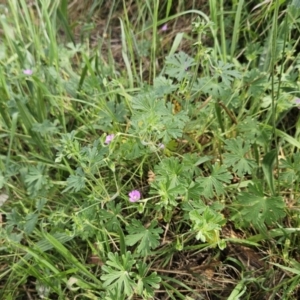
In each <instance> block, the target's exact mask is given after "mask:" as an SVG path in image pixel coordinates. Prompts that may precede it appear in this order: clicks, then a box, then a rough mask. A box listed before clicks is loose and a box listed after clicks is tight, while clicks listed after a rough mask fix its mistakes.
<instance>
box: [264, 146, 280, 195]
mask: <svg viewBox="0 0 300 300" xmlns="http://www.w3.org/2000/svg"><path fill="white" fill-rule="evenodd" d="M276 156H277V150H275V149H274V150H272V151H270V152H269V153H267V154H266V155H265V156H264V158H263V161H262V169H263V172H264V175H265V178H266V180H267V183H268V185H269V189H270V191H271V192H272V195H275V194H276V193H275V188H274V176H273V168H274V163H275V160H276Z"/></svg>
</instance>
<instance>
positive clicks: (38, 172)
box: [25, 163, 50, 195]
mask: <svg viewBox="0 0 300 300" xmlns="http://www.w3.org/2000/svg"><path fill="white" fill-rule="evenodd" d="M45 173H46V167H45V166H44V165H43V164H41V163H38V164H37V165H36V166H30V167H29V169H28V173H27V174H26V175H25V183H26V185H27V190H28V193H29V194H30V195H36V193H37V192H39V191H41V190H43V189H48V188H49V187H50V181H49V176H48V175H47V174H45Z"/></svg>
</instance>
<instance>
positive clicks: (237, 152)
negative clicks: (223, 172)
mask: <svg viewBox="0 0 300 300" xmlns="http://www.w3.org/2000/svg"><path fill="white" fill-rule="evenodd" d="M225 144H226V146H225V149H226V150H227V151H229V153H226V154H224V163H225V164H226V165H227V166H228V167H233V171H234V172H236V173H237V175H238V176H239V177H242V176H243V175H245V174H246V173H248V174H252V171H253V168H256V167H257V164H256V162H255V161H254V160H253V159H249V158H246V157H245V156H246V155H247V153H248V152H249V151H250V147H251V145H250V143H249V141H245V140H242V139H241V138H240V137H238V138H236V139H231V140H228V141H225Z"/></svg>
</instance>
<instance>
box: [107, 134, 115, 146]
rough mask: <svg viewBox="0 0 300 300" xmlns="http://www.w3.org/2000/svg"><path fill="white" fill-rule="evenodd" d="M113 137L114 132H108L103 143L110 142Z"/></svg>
mask: <svg viewBox="0 0 300 300" xmlns="http://www.w3.org/2000/svg"><path fill="white" fill-rule="evenodd" d="M114 137H115V135H114V134H109V135H108V136H107V137H106V138H105V142H104V144H106V145H108V144H110V142H111V141H112V140H113V139H114Z"/></svg>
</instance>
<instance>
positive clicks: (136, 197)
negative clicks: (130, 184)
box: [128, 190, 141, 202]
mask: <svg viewBox="0 0 300 300" xmlns="http://www.w3.org/2000/svg"><path fill="white" fill-rule="evenodd" d="M128 195H129V201H130V202H136V201H139V200H140V199H141V193H140V192H139V191H138V190H133V191H131V192H130V193H129V194H128Z"/></svg>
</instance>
